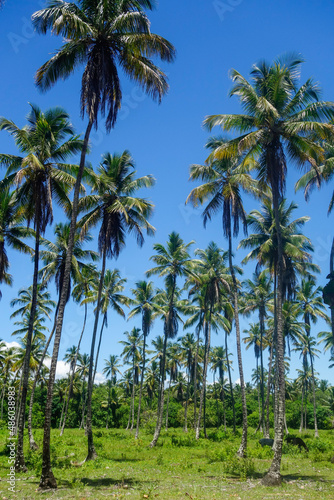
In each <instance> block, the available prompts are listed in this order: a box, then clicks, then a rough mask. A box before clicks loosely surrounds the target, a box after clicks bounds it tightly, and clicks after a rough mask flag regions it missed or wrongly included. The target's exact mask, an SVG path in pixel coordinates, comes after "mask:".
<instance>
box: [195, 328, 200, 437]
mask: <svg viewBox="0 0 334 500" xmlns="http://www.w3.org/2000/svg"><path fill="white" fill-rule="evenodd" d="M199 334H200V329H198V331H197V343H196V354H195V370H194V429H196V413H197V365H198V352H199Z"/></svg>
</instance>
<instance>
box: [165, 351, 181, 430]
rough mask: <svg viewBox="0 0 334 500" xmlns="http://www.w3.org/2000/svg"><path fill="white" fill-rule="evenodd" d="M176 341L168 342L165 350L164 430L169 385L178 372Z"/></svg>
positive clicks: (167, 409)
mask: <svg viewBox="0 0 334 500" xmlns="http://www.w3.org/2000/svg"><path fill="white" fill-rule="evenodd" d="M179 347H180V346H179V344H177V343H176V342H169V343H168V344H167V350H166V372H167V373H169V381H168V396H167V407H166V431H168V413H169V396H170V387H171V384H172V383H173V382H176V380H177V377H178V374H179V363H180V349H179Z"/></svg>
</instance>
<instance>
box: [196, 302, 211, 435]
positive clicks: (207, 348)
mask: <svg viewBox="0 0 334 500" xmlns="http://www.w3.org/2000/svg"><path fill="white" fill-rule="evenodd" d="M211 315H212V305H210V313H209V321H208V322H206V327H205V330H206V335H205V351H204V367H203V382H202V390H201V395H200V401H199V410H198V418H197V425H196V439H199V432H200V428H201V419H202V409H203V402H204V393H205V387H206V375H207V370H208V363H209V351H210V341H211Z"/></svg>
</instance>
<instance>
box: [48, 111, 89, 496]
mask: <svg viewBox="0 0 334 500" xmlns="http://www.w3.org/2000/svg"><path fill="white" fill-rule="evenodd" d="M92 126H93V122H92V121H91V120H90V121H89V123H88V125H87V129H86V133H85V138H84V142H83V147H82V151H81V157H80V165H79V170H78V175H77V179H76V182H75V187H74V195H73V205H72V214H71V225H70V234H69V238H68V247H67V254H66V262H65V269H64V281H63V286H62V291H61V296H60V301H59V311H58V315H57V325H56V333H55V341H54V346H53V353H52V358H51V367H50V375H49V384H48V393H47V399H46V407H45V420H44V437H43V456H42V474H41V480H40V484H39V487H40V488H41V489H50V488H56V487H57V481H56V478H55V477H54V475H53V472H52V468H51V454H50V438H51V412H52V397H53V386H54V382H55V378H56V368H57V360H58V353H59V345H60V339H61V332H62V327H63V320H64V312H65V306H66V302H67V296H68V290H69V284H70V273H71V264H72V254H73V246H74V236H75V230H76V222H77V215H78V205H79V194H80V186H81V180H82V175H83V171H84V168H85V160H86V152H87V147H88V141H89V135H90V132H91V130H92Z"/></svg>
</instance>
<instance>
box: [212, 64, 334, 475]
mask: <svg viewBox="0 0 334 500" xmlns="http://www.w3.org/2000/svg"><path fill="white" fill-rule="evenodd" d="M302 62H303V59H302V58H301V57H300V56H296V55H290V56H286V57H285V58H282V57H281V58H279V59H277V60H276V61H274V63H272V64H268V63H266V62H265V61H261V62H260V63H258V64H255V65H254V66H253V68H252V71H251V77H252V81H251V82H249V81H247V79H246V78H244V77H243V76H242V75H241V74H240V73H239V72H237V71H236V70H232V71H231V78H232V80H233V83H234V85H233V88H232V90H231V92H230V95H231V96H232V95H236V96H237V97H238V98H239V100H240V103H241V106H242V108H243V110H244V113H243V114H234V115H233V114H229V115H228V114H225V115H213V116H208V117H207V118H206V119H205V125H206V126H207V127H208V128H209V129H210V130H211V129H212V128H213V127H214V126H217V125H218V126H221V127H222V129H223V130H225V131H230V130H234V131H236V132H240V133H241V135H240V136H239V137H236V138H234V139H231V140H230V141H229V142H228V144H223V145H222V146H221V147H218V148H217V149H216V151H215V157H216V158H218V159H219V158H225V157H230V156H234V155H235V154H236V152H238V154H241V155H242V156H243V162H244V163H247V161H250V160H254V159H256V160H257V161H258V173H259V179H260V181H261V183H262V184H263V185H269V186H270V188H271V190H272V193H273V211H274V218H275V226H276V231H277V252H278V259H277V297H276V309H275V317H276V319H277V336H276V339H275V341H276V350H277V358H278V368H279V394H280V398H279V420H278V424H279V425H278V427H277V429H276V434H277V435H276V444H277V446H276V447H275V454H274V458H273V461H272V464H271V467H270V470H269V471H268V473H267V474H266V476H265V477H264V478H263V482H264V483H265V484H267V485H270V484H271V485H275V484H280V483H281V475H280V466H281V458H282V445H283V432H284V405H285V401H284V397H285V387H284V385H285V377H284V342H283V334H282V303H283V246H282V234H281V228H280V225H279V202H280V199H281V198H282V197H283V195H284V191H285V182H286V172H287V161H288V158H289V159H291V160H292V162H293V163H295V164H298V165H305V164H309V165H311V166H315V165H316V161H315V160H314V158H317V159H320V158H321V156H323V148H322V147H321V146H320V145H319V143H317V142H316V141H315V140H314V131H315V130H316V136H317V139H316V140H318V139H324V140H325V139H329V138H330V137H331V136H332V135H333V126H332V125H330V124H328V123H324V122H327V121H328V120H329V119H331V118H333V117H334V104H333V103H328V102H321V101H320V100H319V87H318V85H317V84H315V83H314V82H313V81H312V80H311V79H309V80H307V82H306V83H304V84H303V85H302V86H301V87H300V88H298V82H299V77H300V66H301V63H302Z"/></svg>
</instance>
